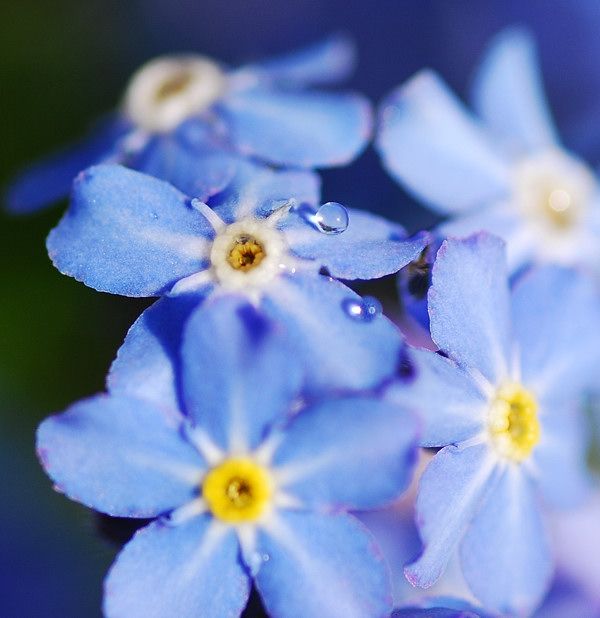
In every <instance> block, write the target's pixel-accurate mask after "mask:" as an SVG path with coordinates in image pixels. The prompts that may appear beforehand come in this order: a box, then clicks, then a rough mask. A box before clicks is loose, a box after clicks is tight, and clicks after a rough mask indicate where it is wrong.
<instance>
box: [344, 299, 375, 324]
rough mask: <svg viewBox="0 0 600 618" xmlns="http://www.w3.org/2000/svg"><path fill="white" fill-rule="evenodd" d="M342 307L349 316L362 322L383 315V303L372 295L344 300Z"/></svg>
mask: <svg viewBox="0 0 600 618" xmlns="http://www.w3.org/2000/svg"><path fill="white" fill-rule="evenodd" d="M342 307H343V309H344V311H345V312H346V314H347V315H348V316H350V317H351V318H353V319H355V320H360V321H362V322H371V321H372V320H374V319H375V318H376V317H377V316H378V315H381V303H380V302H379V301H378V300H377V299H376V298H373V297H372V296H365V297H364V298H361V299H357V298H347V299H346V300H344V301H343V302H342Z"/></svg>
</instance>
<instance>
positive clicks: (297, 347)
mask: <svg viewBox="0 0 600 618" xmlns="http://www.w3.org/2000/svg"><path fill="white" fill-rule="evenodd" d="M348 301H350V302H352V301H355V302H360V301H361V298H360V296H358V295H357V294H356V293H355V292H353V291H352V290H351V289H350V288H348V287H346V286H345V285H343V284H341V283H339V282H338V281H335V280H334V279H329V278H327V277H323V276H320V275H317V276H314V275H313V276H311V275H301V274H300V273H296V274H294V275H292V276H291V277H279V278H278V279H277V280H276V281H274V282H273V283H272V284H271V286H270V287H269V290H268V294H267V295H266V296H265V299H264V301H263V302H264V306H265V309H266V310H267V311H268V313H269V315H271V316H272V317H273V318H274V319H276V320H278V321H281V322H282V323H283V324H284V325H285V327H286V332H287V333H288V334H289V336H290V339H291V346H292V349H293V350H294V354H296V355H298V357H299V358H301V359H302V362H304V363H305V367H306V371H307V385H306V386H307V391H308V392H309V393H312V394H315V393H319V392H331V391H332V390H334V389H338V388H339V389H363V388H372V387H375V386H377V385H379V384H380V383H381V382H382V381H383V380H385V379H386V378H388V377H390V376H391V375H392V374H393V373H394V372H395V370H396V368H397V366H398V364H399V360H400V353H401V351H402V339H401V335H400V333H399V331H398V330H397V329H396V327H395V326H394V325H393V324H392V322H390V321H389V320H388V319H387V318H386V317H384V316H382V315H379V316H377V317H375V318H374V319H372V320H360V319H356V318H353V317H350V316H349V315H348V314H347V313H346V312H345V310H344V306H345V304H346V303H347V302H348Z"/></svg>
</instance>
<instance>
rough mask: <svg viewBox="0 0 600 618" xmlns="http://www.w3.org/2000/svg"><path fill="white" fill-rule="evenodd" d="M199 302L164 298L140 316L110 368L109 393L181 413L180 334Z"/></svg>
mask: <svg viewBox="0 0 600 618" xmlns="http://www.w3.org/2000/svg"><path fill="white" fill-rule="evenodd" d="M200 302H202V299H201V298H200V297H198V296H196V295H189V296H185V295H180V296H175V297H164V298H161V299H160V300H158V301H156V302H155V303H154V304H153V305H152V306H151V307H149V308H148V309H146V311H144V313H142V315H141V316H140V317H139V318H138V319H137V320H136V322H135V323H134V324H133V326H132V327H131V328H130V329H129V332H128V333H127V336H126V337H125V341H124V342H123V345H122V346H121V347H120V348H119V351H118V353H117V357H116V359H115V360H114V362H113V364H112V365H111V368H110V372H109V374H108V378H107V385H108V389H109V390H110V391H111V393H113V394H122V395H123V394H124V395H129V396H132V397H138V398H139V399H142V400H144V401H149V402H151V403H152V404H153V405H155V406H157V407H159V408H161V409H163V410H178V409H180V406H181V402H180V399H179V388H178V387H179V378H180V373H181V371H180V367H181V362H180V355H179V350H180V347H181V331H182V329H183V325H184V324H185V322H186V321H187V319H188V317H189V316H190V314H191V313H192V311H193V310H194V309H195V308H196V307H197V306H198V305H199V303H200Z"/></svg>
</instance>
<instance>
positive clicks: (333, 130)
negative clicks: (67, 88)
mask: <svg viewBox="0 0 600 618" xmlns="http://www.w3.org/2000/svg"><path fill="white" fill-rule="evenodd" d="M353 64H354V49H353V46H352V45H351V43H350V42H349V41H348V40H346V39H345V38H343V37H340V36H333V37H330V38H329V39H326V40H325V41H322V42H321V43H318V44H316V45H314V46H312V47H309V48H306V49H303V50H300V51H298V52H296V53H292V54H290V55H288V56H284V57H280V58H275V59H272V60H267V61H264V62H262V63H257V64H253V65H247V66H243V67H241V68H239V69H236V70H227V69H225V68H224V67H223V66H221V65H219V64H218V63H216V62H214V61H213V60H210V59H208V58H206V57H204V56H198V55H183V56H165V57H161V58H156V59H154V60H151V61H150V62H149V63H148V64H146V65H145V66H143V67H142V68H141V69H139V71H138V72H137V73H136V74H135V75H134V76H133V77H132V79H131V82H130V84H129V86H128V87H127V90H126V93H125V96H124V101H123V104H122V106H121V108H120V110H119V112H118V113H117V114H115V115H114V116H113V117H111V118H109V119H108V120H106V121H105V122H103V123H102V124H101V126H100V127H99V128H98V130H97V131H96V132H95V133H94V134H93V135H92V136H90V138H88V140H87V141H85V142H84V143H82V144H81V145H79V146H77V147H75V148H73V149H71V150H67V151H66V152H64V153H61V154H58V155H56V156H54V157H52V158H50V159H49V160H48V161H43V162H41V163H38V164H37V165H35V166H34V167H33V168H31V169H30V170H28V171H26V172H25V173H24V174H23V175H22V176H21V177H20V178H19V179H17V181H16V182H15V183H14V184H13V186H12V187H11V188H10V190H9V192H8V196H7V202H8V208H9V209H10V210H11V211H13V212H16V213H23V212H31V211H35V210H38V209H39V208H42V207H44V206H46V205H48V204H50V203H52V202H54V201H56V200H58V199H60V198H63V197H65V196H66V195H67V194H68V191H69V188H70V186H71V183H72V181H73V179H74V178H75V176H76V175H77V174H78V173H79V172H80V171H82V170H83V169H85V168H87V167H89V166H91V165H95V164H98V163H121V164H124V165H127V166H128V167H131V168H133V169H137V170H140V171H143V172H145V173H147V174H150V175H152V176H156V177H158V178H162V179H164V180H168V181H169V182H171V183H172V184H173V185H175V186H176V187H178V188H179V189H180V190H181V191H184V192H185V193H188V194H190V195H193V196H194V197H197V198H199V199H202V200H206V199H208V197H210V196H211V195H213V194H215V193H217V192H218V191H220V190H221V189H223V187H225V186H226V185H227V183H228V182H229V180H230V179H231V178H232V176H233V175H234V174H235V172H236V168H237V164H238V162H239V161H240V157H253V158H258V159H260V160H262V161H264V162H266V163H268V164H274V165H289V166H294V167H302V168H320V167H329V166H336V165H344V164H346V163H348V162H349V161H350V160H352V159H353V158H354V157H355V156H356V155H357V154H358V153H359V152H360V151H361V150H362V148H364V146H365V145H366V143H367V141H368V139H369V137H370V134H371V124H372V122H371V108H370V105H369V103H368V102H367V101H366V99H364V98H363V97H361V96H359V95H357V94H354V93H337V92H324V91H314V90H307V88H309V87H311V86H313V85H315V86H318V85H321V84H328V83H332V82H336V81H338V80H340V79H341V78H343V77H345V76H346V75H347V74H348V73H349V72H350V71H351V69H352V67H353Z"/></svg>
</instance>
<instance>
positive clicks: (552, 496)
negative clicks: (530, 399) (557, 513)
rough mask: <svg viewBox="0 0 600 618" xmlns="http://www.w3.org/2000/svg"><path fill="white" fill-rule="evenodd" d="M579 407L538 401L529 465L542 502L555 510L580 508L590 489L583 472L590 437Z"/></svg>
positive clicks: (588, 476)
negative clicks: (536, 438) (538, 428)
mask: <svg viewBox="0 0 600 618" xmlns="http://www.w3.org/2000/svg"><path fill="white" fill-rule="evenodd" d="M579 403H580V402H576V404H575V405H573V404H570V405H569V404H568V403H566V402H565V401H564V400H561V401H560V402H558V403H557V402H553V403H550V402H546V401H544V400H541V401H540V412H539V419H540V423H541V434H540V441H539V443H538V444H537V445H536V446H535V448H534V449H533V453H532V462H531V464H532V467H533V470H534V478H535V481H536V482H537V483H538V485H539V487H540V490H541V492H542V494H543V496H544V499H545V500H546V501H547V502H548V503H550V504H551V505H552V506H555V507H558V508H574V507H577V506H579V505H580V504H581V503H582V502H583V500H584V499H585V497H586V495H587V493H588V491H589V489H590V487H591V482H590V475H589V473H588V472H587V469H586V459H587V450H588V446H589V441H590V437H589V436H588V435H586V433H587V432H586V429H587V426H586V423H585V422H584V421H585V419H584V414H583V409H581V408H582V406H581V405H577V404H579Z"/></svg>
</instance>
